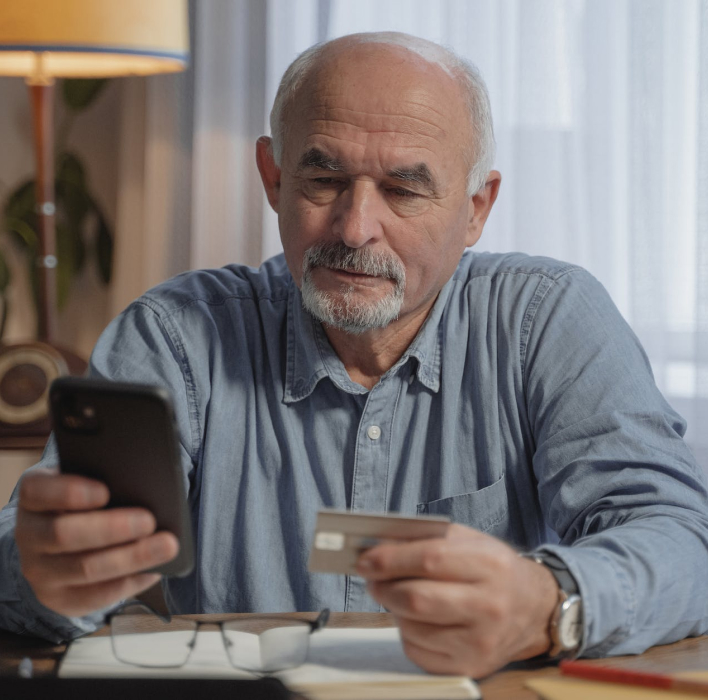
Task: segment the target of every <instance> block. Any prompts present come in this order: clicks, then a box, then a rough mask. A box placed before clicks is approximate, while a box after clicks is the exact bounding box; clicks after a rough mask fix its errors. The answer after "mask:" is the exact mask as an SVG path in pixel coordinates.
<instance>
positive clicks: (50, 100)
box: [0, 78, 87, 449]
mask: <svg viewBox="0 0 708 700" xmlns="http://www.w3.org/2000/svg"><path fill="white" fill-rule="evenodd" d="M28 88H29V92H30V99H31V103H32V122H33V132H34V145H35V160H36V180H35V196H36V197H35V198H36V202H37V221H38V224H39V225H38V234H39V250H38V257H37V261H36V264H37V267H38V268H39V276H38V282H39V285H38V286H39V290H38V291H39V299H38V308H37V313H38V318H37V337H38V340H37V341H35V342H26V343H13V344H10V345H5V346H3V347H1V348H0V449H23V448H38V447H42V446H43V445H44V443H45V442H46V439H47V437H48V435H49V432H50V430H51V420H50V418H49V414H48V408H49V402H48V396H49V385H50V384H51V382H52V381H53V380H54V379H56V378H57V377H60V376H62V375H66V374H83V373H84V371H85V370H86V367H87V364H86V362H85V360H83V359H81V358H80V357H78V356H77V355H75V354H74V353H72V352H70V351H68V350H66V349H65V348H61V347H59V346H57V345H56V343H55V338H56V325H57V324H56V297H57V280H56V267H57V255H56V228H55V221H54V215H55V211H56V205H55V202H54V82H53V80H51V79H42V78H38V79H33V80H30V81H28Z"/></svg>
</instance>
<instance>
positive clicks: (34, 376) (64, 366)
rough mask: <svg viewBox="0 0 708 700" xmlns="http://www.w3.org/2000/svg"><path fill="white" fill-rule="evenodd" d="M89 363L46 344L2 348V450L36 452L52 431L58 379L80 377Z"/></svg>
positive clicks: (0, 357) (0, 414) (0, 409)
mask: <svg viewBox="0 0 708 700" xmlns="http://www.w3.org/2000/svg"><path fill="white" fill-rule="evenodd" d="M87 366H88V365H87V363H86V361H85V360H83V359H82V358H80V357H79V356H78V355H75V354H74V353H73V352H71V351H70V350H66V349H65V348H62V347H59V346H56V345H50V344H49V343H42V342H37V341H35V342H27V343H13V344H9V345H0V449H36V448H41V447H43V446H44V444H45V443H46V441H47V438H48V437H49V433H50V431H51V427H52V426H51V418H50V416H49V387H50V385H51V383H52V382H53V381H54V380H55V379H57V378H58V377H61V376H65V375H68V374H73V375H80V374H83V373H84V372H85V371H86V368H87Z"/></svg>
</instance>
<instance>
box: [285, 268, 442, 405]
mask: <svg viewBox="0 0 708 700" xmlns="http://www.w3.org/2000/svg"><path fill="white" fill-rule="evenodd" d="M452 284H453V280H452V279H451V280H448V282H447V283H446V284H445V286H444V287H443V288H442V289H441V290H440V294H438V298H437V299H436V301H435V304H434V305H433V308H432V310H431V312H430V313H429V314H428V318H427V319H426V320H425V323H424V324H423V326H422V327H421V329H420V330H419V331H418V334H417V335H416V337H415V338H414V339H413V342H412V343H411V344H410V346H409V347H408V349H407V350H406V352H405V353H403V356H402V357H401V358H400V359H399V360H398V362H396V364H395V365H394V366H393V367H391V369H389V370H388V372H386V374H384V376H383V377H382V380H383V379H384V378H385V377H386V376H388V375H391V374H393V373H395V372H397V371H398V370H399V369H400V367H402V366H403V365H405V364H406V363H407V362H409V361H410V360H411V358H415V359H416V361H417V363H416V364H417V366H416V368H415V370H414V374H413V375H412V377H413V376H414V377H415V378H417V380H418V381H419V382H420V383H421V384H423V385H424V386H426V387H427V388H428V389H430V390H431V391H433V392H435V393H437V392H438V391H439V390H440V366H441V356H442V316H443V313H444V311H445V306H446V304H447V299H448V297H449V296H450V289H451V286H452ZM286 352H287V358H286V363H287V371H286V377H285V387H284V392H283V402H284V403H286V404H288V403H294V402H296V401H300V400H302V399H304V398H306V397H307V396H309V395H310V394H311V393H312V392H313V391H314V389H315V387H316V386H317V383H318V382H319V381H320V379H322V378H323V377H329V378H330V380H331V381H332V382H333V383H334V384H335V385H336V386H338V387H339V388H340V389H342V390H343V391H346V392H347V393H350V394H366V393H367V389H366V388H365V387H362V386H361V385H359V384H356V383H355V382H353V381H352V380H351V379H350V378H349V375H348V374H347V371H346V369H345V368H344V365H343V363H342V361H341V360H340V359H339V357H338V355H337V353H336V352H334V349H333V348H332V346H331V345H330V343H329V340H328V339H327V336H326V334H325V332H324V329H323V328H322V325H321V324H320V323H319V322H318V321H316V320H315V319H314V318H313V317H312V316H311V315H310V314H309V313H308V312H307V311H305V309H304V308H303V306H302V296H301V295H300V290H299V289H298V288H297V286H296V285H295V282H294V281H291V283H290V293H289V295H288V318H287V349H286ZM411 381H412V379H411Z"/></svg>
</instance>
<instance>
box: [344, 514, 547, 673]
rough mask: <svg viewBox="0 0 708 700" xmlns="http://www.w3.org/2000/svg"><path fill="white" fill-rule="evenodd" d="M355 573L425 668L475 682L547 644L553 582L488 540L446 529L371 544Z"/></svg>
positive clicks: (464, 530)
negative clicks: (425, 536) (435, 533)
mask: <svg viewBox="0 0 708 700" xmlns="http://www.w3.org/2000/svg"><path fill="white" fill-rule="evenodd" d="M357 568H358V571H359V573H360V575H362V576H364V577H365V578H366V579H368V581H369V587H368V588H369V592H370V593H371V595H372V596H373V598H374V599H375V600H376V601H378V602H379V603H381V605H383V606H384V607H385V608H386V609H387V610H389V611H390V612H391V613H393V615H394V616H395V618H396V622H397V624H398V626H399V628H400V631H401V638H402V640H403V646H404V649H405V652H406V654H407V655H408V657H409V658H410V659H411V660H412V661H413V662H414V663H416V664H418V666H420V667H421V668H423V669H425V670H426V671H430V672H432V673H446V674H463V675H468V676H473V677H476V678H480V677H483V676H486V675H488V674H489V673H492V672H493V671H495V670H497V669H499V668H501V667H502V666H504V665H506V664H507V663H509V662H510V661H516V660H520V659H527V658H530V657H532V656H536V655H538V654H542V653H544V652H546V651H548V649H549V647H550V645H551V640H550V638H549V636H548V627H549V622H550V618H551V615H552V613H553V610H554V608H555V605H556V603H557V601H558V586H557V584H556V581H555V579H554V578H553V576H552V575H551V574H550V572H548V571H547V570H546V568H545V567H543V566H539V565H538V564H537V563H535V562H533V561H530V560H528V559H525V558H522V557H519V556H518V554H517V553H516V552H515V551H514V550H513V549H511V547H509V546H508V545H506V544H505V543H503V542H502V541H501V540H498V539H496V538H494V537H491V536H489V535H484V534H482V533H480V532H477V531H476V530H472V529H470V528H467V527H463V526H461V525H451V526H450V528H449V529H448V534H447V536H446V537H445V538H440V539H427V540H417V541H414V542H406V543H400V544H381V545H378V546H377V547H373V548H372V549H370V550H367V551H366V552H365V553H364V554H362V555H361V557H359V561H358V567H357Z"/></svg>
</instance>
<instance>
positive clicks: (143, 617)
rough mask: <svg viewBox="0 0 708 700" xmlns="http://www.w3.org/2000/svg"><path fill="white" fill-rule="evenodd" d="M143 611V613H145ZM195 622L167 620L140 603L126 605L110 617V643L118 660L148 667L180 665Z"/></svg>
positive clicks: (192, 633) (190, 645)
mask: <svg viewBox="0 0 708 700" xmlns="http://www.w3.org/2000/svg"><path fill="white" fill-rule="evenodd" d="M146 613H147V614H146ZM196 631H197V623H196V622H194V621H192V620H183V619H181V618H173V619H172V620H171V621H170V622H169V623H167V622H164V621H163V620H161V619H160V618H159V617H157V616H156V615H153V614H151V613H149V612H148V610H147V609H146V608H144V607H143V606H142V605H139V604H136V605H129V606H127V607H126V608H124V609H123V610H122V611H121V612H120V613H119V614H117V615H115V616H114V617H113V618H112V619H111V643H112V644H113V653H114V654H115V656H116V658H117V659H118V660H119V661H122V662H123V663H126V664H132V665H134V666H143V667H148V668H170V667H178V666H183V665H184V664H185V663H186V662H187V659H188V658H189V654H190V652H191V651H192V645H193V643H194V638H195V635H196Z"/></svg>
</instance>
